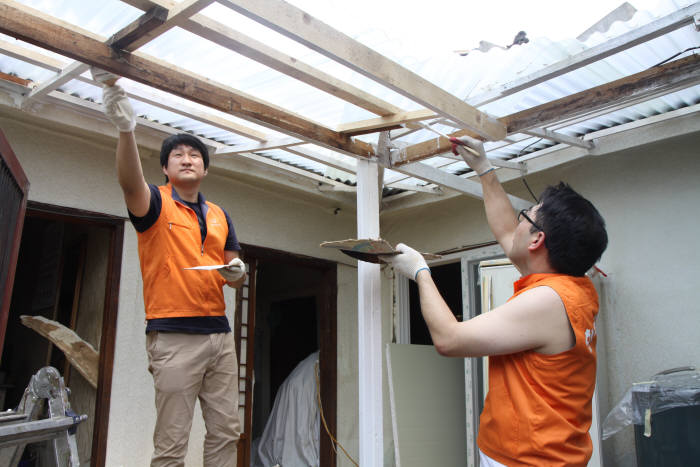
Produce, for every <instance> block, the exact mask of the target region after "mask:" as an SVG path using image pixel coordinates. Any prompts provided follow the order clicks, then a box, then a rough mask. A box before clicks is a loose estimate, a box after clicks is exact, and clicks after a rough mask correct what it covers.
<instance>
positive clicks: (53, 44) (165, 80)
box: [0, 0, 372, 157]
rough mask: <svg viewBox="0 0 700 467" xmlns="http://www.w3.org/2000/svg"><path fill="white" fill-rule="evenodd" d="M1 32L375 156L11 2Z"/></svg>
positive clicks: (0, 12) (2, 14)
mask: <svg viewBox="0 0 700 467" xmlns="http://www.w3.org/2000/svg"><path fill="white" fill-rule="evenodd" d="M0 32H2V33H5V34H8V35H11V36H13V37H15V38H18V39H21V40H24V41H26V42H29V43H31V44H34V45H37V46H39V47H43V48H46V49H48V50H51V51H54V52H57V53H60V54H62V55H65V56H68V57H70V58H72V59H75V60H79V61H82V62H84V63H87V64H89V65H94V66H98V67H100V68H103V69H105V70H107V71H110V72H112V73H115V74H118V75H120V76H125V77H128V78H130V79H133V80H134V81H138V82H141V83H144V84H147V85H150V86H153V87H156V88H159V89H162V90H165V91H167V92H170V93H172V94H175V95H178V96H181V97H184V98H186V99H190V100H192V101H194V102H198V103H200V104H203V105H206V106H209V107H212V108H214V109H217V110H220V111H223V112H226V113H230V114H232V115H236V116H238V117H241V118H245V119H247V120H249V121H253V122H255V123H258V124H260V125H263V126H266V127H268V128H273V129H275V130H277V131H281V132H283V133H286V134H288V135H290V136H294V137H298V138H300V139H304V140H308V141H312V142H314V143H316V144H319V145H321V146H323V147H327V148H331V149H338V150H340V151H341V152H344V153H347V154H352V155H358V156H361V157H367V156H369V155H370V154H371V153H372V148H371V145H369V144H367V143H364V142H361V141H355V140H353V139H351V138H348V137H346V136H343V135H340V134H339V133H337V132H335V131H333V130H330V129H329V128H326V127H324V126H322V125H319V124H317V123H314V122H311V121H309V120H307V119H304V118H303V117H300V116H298V115H295V114H293V113H291V112H287V111H285V110H283V109H280V108H278V107H276V106H273V105H272V104H269V103H266V102H264V101H261V100H258V99H255V98H253V97H252V96H249V95H247V94H244V93H242V92H238V91H235V90H233V89H231V88H228V87H225V86H222V85H218V84H216V83H214V82H212V81H211V80H208V79H207V78H205V77H202V76H199V75H196V74H194V73H191V72H188V71H184V70H178V69H177V68H176V67H174V66H173V65H171V64H168V63H165V62H162V61H159V60H156V59H154V58H149V57H148V56H147V55H145V54H140V53H138V52H134V53H124V54H119V55H118V56H115V54H114V51H113V50H112V49H111V48H110V47H109V46H107V45H106V44H104V43H102V41H101V40H96V39H95V38H93V37H91V36H88V35H86V34H83V33H81V32H80V31H78V30H77V29H76V28H74V27H72V26H70V25H68V26H62V25H61V24H60V23H59V22H58V21H54V20H52V19H47V18H44V17H42V15H40V14H37V12H35V10H33V9H30V8H28V7H24V6H22V5H19V4H17V3H16V2H14V1H11V0H7V1H5V2H3V3H2V4H0Z"/></svg>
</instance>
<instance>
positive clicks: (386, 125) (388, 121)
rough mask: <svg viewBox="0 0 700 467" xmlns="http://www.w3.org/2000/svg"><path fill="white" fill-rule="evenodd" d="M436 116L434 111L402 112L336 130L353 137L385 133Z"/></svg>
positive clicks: (338, 127)
mask: <svg viewBox="0 0 700 467" xmlns="http://www.w3.org/2000/svg"><path fill="white" fill-rule="evenodd" d="M436 116H437V115H436V114H435V112H433V111H432V110H428V109H421V110H413V111H411V112H401V113H397V114H394V115H389V116H387V117H380V118H372V119H369V120H361V121H359V122H350V123H344V124H342V125H338V126H336V127H335V129H336V131H338V132H340V133H342V134H345V135H348V136H353V135H360V134H364V133H367V132H375V131H378V130H383V131H384V130H388V129H390V128H391V127H392V126H398V125H403V124H406V123H413V122H420V121H423V120H429V119H431V118H435V117H436Z"/></svg>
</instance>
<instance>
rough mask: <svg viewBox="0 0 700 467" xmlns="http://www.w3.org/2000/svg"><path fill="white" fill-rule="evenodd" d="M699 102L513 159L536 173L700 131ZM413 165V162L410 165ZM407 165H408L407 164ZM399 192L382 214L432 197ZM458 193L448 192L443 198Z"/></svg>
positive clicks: (510, 175)
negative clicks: (581, 143)
mask: <svg viewBox="0 0 700 467" xmlns="http://www.w3.org/2000/svg"><path fill="white" fill-rule="evenodd" d="M699 116H700V104H695V105H693V106H690V107H684V108H681V109H677V110H672V111H670V112H667V113H664V114H659V115H654V116H651V117H647V118H644V119H642V120H635V121H633V122H629V123H625V124H622V125H618V126H614V127H611V128H605V129H603V130H599V131H596V132H593V133H590V134H588V135H586V138H589V139H594V140H595V141H596V145H595V147H594V149H593V150H586V149H583V148H577V147H572V146H565V145H557V146H552V147H548V148H545V149H542V150H540V151H537V152H535V153H530V154H527V155H524V156H521V157H519V158H517V159H514V160H515V161H528V171H529V173H532V174H534V173H538V172H542V171H545V170H549V169H552V168H554V167H557V166H560V165H563V164H568V163H571V162H573V161H575V160H578V159H581V158H583V157H592V156H595V157H601V156H605V155H606V154H612V153H616V152H619V151H623V150H628V149H631V148H635V147H640V146H642V145H646V144H651V143H655V142H658V141H663V140H668V139H671V138H676V137H679V136H683V135H688V134H691V133H696V132H698V131H700V118H698V117H699ZM411 165H416V164H411ZM411 165H409V166H408V167H411ZM518 178H520V175H518V174H515V173H509V172H504V173H503V174H502V175H501V174H499V180H501V182H502V183H505V182H509V181H511V180H515V179H518ZM400 196H401V195H396V196H392V197H391V198H389V199H386V198H385V199H384V202H390V204H389V205H388V206H387V207H385V209H384V210H383V211H382V212H383V213H388V212H396V211H399V210H403V209H415V208H418V207H425V206H426V205H427V204H430V203H432V202H434V198H432V197H422V196H413V197H412V198H411V199H410V200H405V199H404V198H405V197H400ZM455 196H458V195H457V194H456V193H449V194H447V195H446V196H445V198H447V199H449V198H452V197H455Z"/></svg>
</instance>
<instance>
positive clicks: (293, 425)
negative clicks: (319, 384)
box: [251, 352, 320, 467]
mask: <svg viewBox="0 0 700 467" xmlns="http://www.w3.org/2000/svg"><path fill="white" fill-rule="evenodd" d="M316 362H318V352H314V353H312V354H311V355H309V356H308V357H306V358H305V359H304V360H302V361H301V362H300V363H299V364H298V365H297V366H296V368H294V370H292V372H291V373H290V374H289V376H287V379H285V380H284V382H283V383H282V385H281V386H280V388H279V390H278V391H277V396H275V404H274V406H273V407H272V412H271V413H270V417H269V418H268V419H267V424H266V425H265V430H264V431H263V434H262V436H261V437H260V438H259V439H257V440H255V442H254V446H255V445H256V444H257V449H254V452H256V453H257V456H252V457H253V459H252V460H251V467H273V466H275V465H280V466H281V467H309V466H318V465H319V424H320V420H319V410H318V404H317V402H316V376H315V365H316Z"/></svg>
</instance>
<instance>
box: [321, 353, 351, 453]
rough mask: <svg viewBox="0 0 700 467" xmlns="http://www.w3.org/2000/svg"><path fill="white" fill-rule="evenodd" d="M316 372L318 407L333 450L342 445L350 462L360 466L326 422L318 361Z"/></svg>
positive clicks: (336, 451) (341, 447) (336, 450)
mask: <svg viewBox="0 0 700 467" xmlns="http://www.w3.org/2000/svg"><path fill="white" fill-rule="evenodd" d="M314 374H315V375H316V400H317V402H318V409H319V412H320V413H321V421H322V422H323V428H325V429H326V433H328V437H329V438H330V439H331V441H333V444H332V446H333V451H334V452H335V453H336V454H337V453H338V449H337V447H340V449H342V450H343V453H345V456H346V457H347V458H348V459H350V462H352V463H353V464H355V467H360V465H359V464H358V463H357V462H355V459H353V458H352V457H351V456H350V454H348V452H347V451H346V450H345V448H344V447H343V445H342V444H340V441H338V440H337V439H335V437H334V436H333V435H332V434H331V430H330V429H328V425H327V424H326V417H325V416H324V415H323V405H322V404H321V383H320V381H319V376H318V362H316V364H315V365H314Z"/></svg>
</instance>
